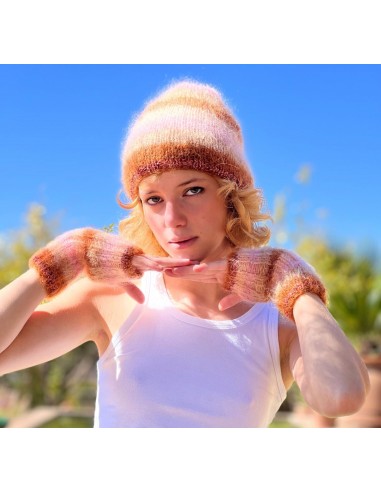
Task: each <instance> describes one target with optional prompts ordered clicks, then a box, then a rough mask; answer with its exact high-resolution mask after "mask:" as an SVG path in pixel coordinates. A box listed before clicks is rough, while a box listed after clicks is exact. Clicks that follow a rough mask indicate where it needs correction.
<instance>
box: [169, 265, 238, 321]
mask: <svg viewBox="0 0 381 492" xmlns="http://www.w3.org/2000/svg"><path fill="white" fill-rule="evenodd" d="M226 269H227V260H226V259H225V260H217V261H212V262H210V263H200V264H196V265H191V266H180V267H174V268H170V269H166V270H165V274H166V275H168V276H170V277H181V278H186V279H188V280H193V281H195V282H203V283H207V284H210V283H211V284H216V283H217V284H220V285H223V284H224V280H225V277H226ZM239 302H242V298H241V297H240V296H239V295H238V294H235V293H229V294H227V295H226V296H224V297H223V298H222V299H221V300H220V302H219V303H218V309H219V310H220V311H225V310H226V309H229V308H231V307H233V306H235V305H236V304H238V303H239Z"/></svg>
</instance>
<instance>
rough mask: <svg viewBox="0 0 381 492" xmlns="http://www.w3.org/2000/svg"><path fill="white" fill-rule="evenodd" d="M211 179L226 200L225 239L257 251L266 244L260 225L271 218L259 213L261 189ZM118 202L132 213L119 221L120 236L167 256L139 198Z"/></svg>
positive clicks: (266, 235) (265, 230)
mask: <svg viewBox="0 0 381 492" xmlns="http://www.w3.org/2000/svg"><path fill="white" fill-rule="evenodd" d="M214 178H215V179H216V181H217V183H218V184H219V188H218V190H217V193H218V194H219V195H222V196H223V197H224V198H225V203H226V207H227V210H228V220H227V222H226V237H227V238H228V239H229V241H230V242H231V244H232V245H233V246H235V247H240V248H258V247H260V246H264V245H265V244H267V243H268V242H269V240H270V235H271V232H270V229H269V228H268V227H267V226H265V225H259V223H260V222H262V221H266V220H271V216H270V214H267V213H263V212H261V209H262V207H263V204H264V200H263V194H262V190H260V189H259V188H253V187H251V188H246V189H240V188H239V187H238V186H237V184H236V183H235V182H233V181H228V180H225V179H221V178H217V177H214ZM117 201H118V203H119V205H120V206H121V207H122V208H124V209H125V210H130V211H131V212H130V214H129V216H128V217H127V218H125V219H123V220H121V221H120V222H119V234H120V235H121V236H122V237H124V238H125V239H127V240H128V241H130V242H132V243H133V244H135V245H136V246H138V247H140V248H141V249H142V250H143V251H144V252H145V253H147V254H150V255H154V256H168V253H167V252H166V251H164V249H163V248H162V247H161V246H160V245H159V243H158V242H157V240H156V238H155V236H154V234H153V233H152V231H151V229H150V228H149V226H148V224H147V223H146V221H145V219H144V212H143V206H142V203H141V200H140V198H139V197H137V198H135V200H133V201H132V202H131V203H127V204H124V203H122V202H121V201H120V199H119V197H118V198H117Z"/></svg>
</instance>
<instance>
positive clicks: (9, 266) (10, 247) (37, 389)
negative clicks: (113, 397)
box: [0, 166, 381, 427]
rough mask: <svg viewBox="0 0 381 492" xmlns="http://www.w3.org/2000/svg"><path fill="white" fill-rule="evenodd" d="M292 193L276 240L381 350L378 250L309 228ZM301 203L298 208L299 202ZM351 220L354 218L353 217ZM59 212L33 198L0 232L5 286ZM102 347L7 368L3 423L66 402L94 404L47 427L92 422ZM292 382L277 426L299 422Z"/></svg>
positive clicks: (363, 345) (0, 273)
mask: <svg viewBox="0 0 381 492" xmlns="http://www.w3.org/2000/svg"><path fill="white" fill-rule="evenodd" d="M297 176H298V182H299V184H306V183H308V182H309V181H310V179H311V169H310V168H309V167H308V166H302V168H300V169H299V171H298V174H297ZM288 200H289V199H288V197H287V196H286V195H285V194H279V195H278V197H277V199H276V201H275V204H274V207H273V213H272V215H273V219H274V222H273V224H272V230H273V236H272V242H271V245H273V246H277V247H290V248H292V249H295V250H296V251H297V252H298V253H299V254H301V256H302V257H304V258H305V259H306V260H307V261H309V262H310V263H311V264H312V265H313V266H314V267H315V269H316V270H317V272H318V273H319V274H320V276H321V277H322V279H323V281H324V282H325V283H326V285H327V287H328V291H329V297H330V304H329V307H330V310H331V312H332V314H333V315H334V317H335V318H336V319H337V321H338V322H339V324H340V325H341V327H342V328H343V330H344V331H345V333H346V334H347V336H348V337H349V338H350V339H351V341H352V343H353V344H354V346H355V347H356V349H357V350H358V351H359V352H360V353H361V354H362V355H364V356H365V355H369V354H372V355H373V356H374V357H378V356H381V339H380V334H381V271H380V264H379V257H378V252H377V251H374V250H371V249H368V250H366V251H364V250H362V251H359V250H358V248H356V247H355V246H356V245H353V244H352V245H343V244H335V243H333V242H332V240H330V239H329V238H326V237H325V235H324V226H323V227H320V228H316V226H315V225H314V226H313V227H312V228H311V226H310V224H308V223H306V221H305V218H304V214H303V212H302V213H297V214H295V215H292V214H291V213H290V210H292V209H295V207H290V206H289V202H288ZM296 209H298V208H297V207H296ZM354 227H356V225H355V224H354ZM59 229H60V228H59V220H58V219H56V218H53V219H52V218H48V216H47V213H46V210H45V209H44V207H43V206H42V205H40V204H31V205H30V206H29V208H28V210H27V212H26V215H25V224H24V226H23V227H22V228H21V229H20V230H17V231H14V232H12V233H11V234H7V235H3V236H1V240H0V288H1V287H3V286H5V285H7V284H8V283H9V282H11V281H12V280H13V279H15V278H16V277H17V276H19V275H20V274H22V273H23V272H24V271H26V269H27V268H28V260H29V258H30V256H31V255H32V254H33V253H34V252H35V251H36V250H37V249H38V248H40V247H42V246H43V245H45V244H46V243H47V242H48V241H49V240H51V239H52V238H54V237H55V236H56V235H57V234H58V233H59V232H60V230H59ZM96 361H97V351H96V347H95V345H94V344H92V343H87V344H84V345H82V346H81V347H79V348H77V349H75V350H73V351H71V352H70V353H68V354H66V355H65V356H63V357H60V358H59V359H56V360H53V361H51V362H48V363H46V364H41V365H39V366H36V367H32V368H29V369H26V370H22V371H18V372H15V373H12V374H7V375H5V376H3V377H2V378H1V380H0V426H5V425H7V423H8V422H9V421H11V420H12V419H14V418H17V417H19V416H20V415H22V414H23V413H25V412H27V411H28V410H30V409H34V408H40V407H62V408H71V409H81V408H82V409H87V410H89V409H90V412H89V411H86V412H85V413H82V414H81V413H80V412H79V413H78V414H77V415H74V416H73V415H72V416H70V415H69V414H66V415H62V416H57V415H56V416H55V417H54V418H53V417H52V418H51V419H50V420H49V419H47V421H46V422H45V423H42V424H41V426H45V427H91V426H92V416H91V409H92V408H93V407H94V403H95V395H96ZM300 403H301V397H300V394H299V393H298V389H297V388H296V387H295V385H294V386H293V387H292V388H291V391H290V392H289V395H288V397H287V399H286V401H285V403H284V404H283V405H282V407H281V409H280V413H279V416H280V417H279V418H278V419H276V421H274V423H273V425H272V427H287V426H294V425H293V424H290V422H287V421H286V420H284V419H283V417H282V415H284V414H285V412H292V411H293V410H294V408H295V407H296V406H297V405H300ZM380 415H381V411H380Z"/></svg>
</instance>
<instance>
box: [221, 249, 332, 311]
mask: <svg viewBox="0 0 381 492" xmlns="http://www.w3.org/2000/svg"><path fill="white" fill-rule="evenodd" d="M224 288H225V289H226V290H228V291H231V292H234V293H236V294H237V295H239V296H240V297H241V298H242V299H243V300H247V301H250V302H268V301H272V302H273V303H274V304H275V305H276V306H277V308H278V310H279V311H280V312H281V313H282V314H283V315H284V316H286V317H288V318H290V319H291V320H293V319H294V317H293V307H294V304H295V301H296V300H297V298H298V297H299V296H301V295H302V294H305V293H307V292H311V293H313V294H316V295H318V296H319V297H320V299H321V300H322V301H323V302H324V303H325V304H326V303H327V292H326V289H325V287H324V285H323V283H322V281H321V280H320V278H319V277H318V275H317V274H316V272H315V270H314V269H313V268H312V266H311V265H309V264H308V263H306V262H305V261H304V260H303V259H302V258H300V257H299V256H298V255H297V254H295V253H293V252H291V251H287V250H284V249H276V248H257V249H239V250H237V251H235V252H234V253H232V254H231V255H230V256H229V257H228V268H227V273H226V277H225V282H224Z"/></svg>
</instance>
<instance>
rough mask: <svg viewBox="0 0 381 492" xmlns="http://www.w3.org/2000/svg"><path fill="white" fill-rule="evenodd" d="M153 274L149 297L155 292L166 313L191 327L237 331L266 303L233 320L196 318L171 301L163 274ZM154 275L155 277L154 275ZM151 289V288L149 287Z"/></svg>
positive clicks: (258, 304) (256, 305)
mask: <svg viewBox="0 0 381 492" xmlns="http://www.w3.org/2000/svg"><path fill="white" fill-rule="evenodd" d="M152 273H153V274H154V276H153V278H152V277H151V279H150V280H151V283H153V284H154V288H153V289H152V288H151V289H150V295H154V294H153V293H154V292H155V291H156V293H158V294H159V295H160V296H161V298H162V299H163V301H164V302H165V306H166V308H167V309H168V313H169V314H170V315H171V316H172V317H173V318H175V319H177V320H179V321H182V322H184V323H188V324H191V325H196V326H200V327H204V328H209V329H215V330H216V329H217V330H228V329H237V328H240V327H241V326H243V325H246V324H247V323H248V322H249V321H252V320H253V319H254V318H255V317H256V316H258V315H259V313H260V312H261V311H262V310H263V309H264V307H265V306H266V303H256V304H254V305H253V306H252V307H251V308H249V309H248V310H247V311H246V313H244V314H242V315H241V316H239V317H238V318H234V319H226V320H213V319H207V318H199V317H198V316H193V315H191V314H188V313H185V312H184V311H181V310H180V309H179V308H178V307H177V306H176V305H175V304H174V302H173V300H172V299H171V297H170V295H169V293H168V291H167V288H166V286H165V282H164V278H163V274H162V273H160V272H152ZM155 274H156V275H155ZM151 287H152V286H151Z"/></svg>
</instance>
